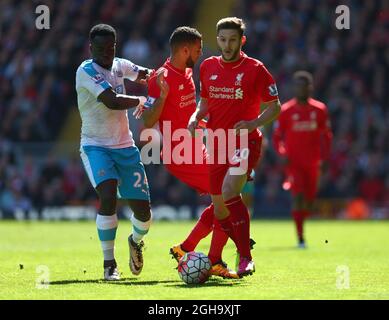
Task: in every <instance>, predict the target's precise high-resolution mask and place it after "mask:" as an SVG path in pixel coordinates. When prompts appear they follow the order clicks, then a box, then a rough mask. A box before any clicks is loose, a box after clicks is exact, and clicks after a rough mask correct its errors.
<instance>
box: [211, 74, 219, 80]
mask: <svg viewBox="0 0 389 320" xmlns="http://www.w3.org/2000/svg"><path fill="white" fill-rule="evenodd" d="M216 79H217V74H213V75H212V76H210V77H209V80H216Z"/></svg>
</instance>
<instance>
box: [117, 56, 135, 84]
mask: <svg viewBox="0 0 389 320" xmlns="http://www.w3.org/2000/svg"><path fill="white" fill-rule="evenodd" d="M120 65H121V68H122V71H123V76H124V78H126V79H130V80H131V81H135V80H136V78H138V74H139V68H140V67H139V66H137V65H136V64H135V63H132V62H131V61H130V60H127V59H120Z"/></svg>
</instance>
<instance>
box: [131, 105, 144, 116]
mask: <svg viewBox="0 0 389 320" xmlns="http://www.w3.org/2000/svg"><path fill="white" fill-rule="evenodd" d="M145 109H146V108H145V106H144V105H143V104H140V105H139V106H137V107H136V108H135V110H134V112H133V113H132V115H133V116H134V117H135V119H140V118H141V116H142V114H143V111H145Z"/></svg>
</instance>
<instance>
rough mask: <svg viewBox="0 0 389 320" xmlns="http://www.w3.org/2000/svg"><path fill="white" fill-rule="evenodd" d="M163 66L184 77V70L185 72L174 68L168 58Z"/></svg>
mask: <svg viewBox="0 0 389 320" xmlns="http://www.w3.org/2000/svg"><path fill="white" fill-rule="evenodd" d="M165 65H166V67H168V68H170V69H172V70H173V71H175V72H177V73H179V74H181V75H183V76H185V74H186V69H185V70H181V69H178V68H176V67H175V66H173V65H172V63H171V62H170V58H167V59H166V62H165Z"/></svg>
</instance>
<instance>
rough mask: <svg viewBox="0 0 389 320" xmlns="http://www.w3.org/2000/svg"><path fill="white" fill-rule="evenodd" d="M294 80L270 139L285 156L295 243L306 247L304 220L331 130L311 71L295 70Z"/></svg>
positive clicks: (313, 193) (326, 152)
mask: <svg viewBox="0 0 389 320" xmlns="http://www.w3.org/2000/svg"><path fill="white" fill-rule="evenodd" d="M293 84H294V94H295V98H293V99H291V100H289V101H288V102H286V103H284V104H283V105H282V109H281V114H280V117H279V119H278V121H277V123H276V129H275V130H274V134H273V143H274V147H275V149H276V151H277V152H278V153H279V154H280V155H281V156H283V157H285V158H286V160H287V161H286V162H287V165H286V180H285V182H284V188H285V189H287V190H288V189H290V191H291V193H292V196H293V208H292V216H293V219H294V221H295V224H296V229H297V236H298V242H299V244H298V245H299V247H300V248H305V241H304V234H303V223H304V220H305V218H306V217H307V216H308V215H309V214H310V212H311V211H312V206H313V203H314V199H315V197H316V192H317V186H318V179H319V173H320V167H321V166H322V165H323V163H325V161H326V160H327V159H328V157H329V153H330V149H331V142H332V132H331V126H330V121H329V117H328V112H327V107H326V105H325V104H324V103H322V102H320V101H317V100H314V99H313V98H311V94H312V90H313V78H312V75H311V74H310V73H309V72H306V71H297V72H296V73H295V74H294V76H293Z"/></svg>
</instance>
